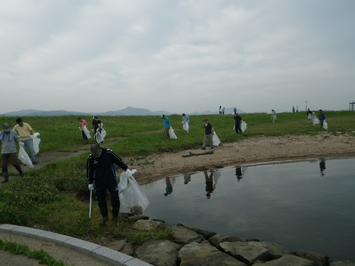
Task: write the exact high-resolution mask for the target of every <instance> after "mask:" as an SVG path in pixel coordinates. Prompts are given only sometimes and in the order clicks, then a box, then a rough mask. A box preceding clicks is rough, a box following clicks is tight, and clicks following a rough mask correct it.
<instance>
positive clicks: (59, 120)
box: [0, 111, 355, 245]
mask: <svg viewBox="0 0 355 266" xmlns="http://www.w3.org/2000/svg"><path fill="white" fill-rule="evenodd" d="M325 114H326V116H327V122H328V125H329V130H328V131H327V132H328V133H329V134H333V135H339V134H347V135H350V136H355V113H354V112H352V111H325ZM241 116H242V118H243V120H244V121H246V122H247V124H248V127H247V131H246V132H245V133H244V134H242V135H238V136H236V134H235V132H234V131H233V121H234V120H233V115H208V116H190V120H191V122H190V132H189V133H188V134H187V133H185V132H184V131H183V129H182V123H181V116H180V115H171V116H169V118H170V119H171V122H172V127H173V128H174V130H175V133H176V135H177V136H178V139H177V140H164V139H163V121H162V119H161V118H160V117H159V116H157V117H155V116H124V117H121V116H105V117H100V119H101V120H102V122H103V123H104V127H105V129H106V131H107V137H106V140H105V145H104V147H107V148H111V149H113V150H114V151H115V152H116V153H117V154H118V155H119V156H121V157H122V158H123V159H124V160H125V158H130V159H129V160H136V161H139V163H140V164H153V163H154V162H152V161H150V160H149V156H148V155H150V154H154V153H164V152H178V151H181V150H186V149H192V148H199V147H200V146H201V143H202V140H203V130H204V129H203V124H204V119H205V118H208V119H209V120H210V122H211V124H212V125H213V127H214V129H215V131H216V133H217V135H218V136H219V138H220V140H221V142H222V143H226V142H238V141H243V140H244V139H247V138H252V137H257V136H287V135H304V136H313V135H317V134H323V133H324V132H325V131H324V130H322V129H320V128H319V125H315V126H313V125H312V124H311V123H310V122H308V121H307V117H306V113H304V112H299V113H279V114H278V116H277V117H278V120H277V122H276V123H271V115H270V114H266V113H255V114H241ZM82 118H83V119H86V120H87V121H88V122H89V123H90V122H91V118H90V117H82ZM15 119H16V117H10V118H9V117H0V123H1V124H2V123H10V124H11V125H12V126H13V125H14V121H15ZM23 119H24V121H25V122H28V123H29V124H30V125H31V126H32V127H33V128H34V130H35V131H37V132H39V133H40V134H41V135H40V138H41V144H40V153H44V152H50V151H53V152H56V151H64V152H68V153H71V152H73V151H77V150H78V149H83V147H85V148H86V147H88V144H94V143H95V140H94V139H93V138H92V139H90V140H88V141H86V140H84V139H83V138H82V135H81V132H80V130H79V128H78V127H79V125H78V122H77V117H76V116H59V117H39V116H38V117H23ZM88 154H89V151H87V152H86V153H84V154H82V155H80V156H78V157H76V158H71V159H67V160H63V161H61V162H57V163H50V164H48V165H46V166H45V167H43V168H41V169H34V170H32V171H30V172H28V173H27V174H26V176H25V177H24V178H21V179H16V180H14V181H13V182H10V183H8V184H5V185H1V186H0V223H10V224H17V225H23V226H30V227H31V226H35V225H36V226H39V227H40V228H44V229H47V230H50V231H54V232H57V233H62V234H66V235H70V236H73V237H79V238H89V239H97V238H100V237H108V236H109V237H113V238H125V239H127V240H128V241H129V242H131V243H133V244H137V245H139V244H141V243H142V242H144V241H146V240H147V239H161V238H169V237H170V232H169V230H168V229H167V227H162V228H159V230H156V231H152V232H145V233H142V232H137V231H136V230H134V229H132V228H131V226H130V223H129V222H127V221H125V222H123V223H122V224H120V227H119V229H116V228H113V227H107V228H101V227H99V226H98V222H99V220H100V214H99V211H98V208H95V207H94V213H93V218H92V219H89V218H88V203H89V193H88V189H87V181H86V159H87V156H88ZM39 158H40V156H39ZM126 163H127V164H128V165H129V164H130V163H133V162H132V161H126ZM182 170H183V169H182ZM155 218H159V217H155Z"/></svg>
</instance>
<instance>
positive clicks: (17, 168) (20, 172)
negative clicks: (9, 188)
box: [15, 165, 25, 177]
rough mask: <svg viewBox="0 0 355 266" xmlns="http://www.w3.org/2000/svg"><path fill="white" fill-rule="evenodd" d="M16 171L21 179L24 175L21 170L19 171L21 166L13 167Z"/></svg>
mask: <svg viewBox="0 0 355 266" xmlns="http://www.w3.org/2000/svg"><path fill="white" fill-rule="evenodd" d="M15 168H16V170H17V171H18V172H19V174H20V176H21V177H23V176H24V175H25V174H24V173H23V171H22V169H21V166H20V165H17V166H15Z"/></svg>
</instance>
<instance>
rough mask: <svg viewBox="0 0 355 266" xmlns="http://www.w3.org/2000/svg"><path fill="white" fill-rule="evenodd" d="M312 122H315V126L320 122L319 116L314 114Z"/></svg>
mask: <svg viewBox="0 0 355 266" xmlns="http://www.w3.org/2000/svg"><path fill="white" fill-rule="evenodd" d="M312 122H313V126H314V125H318V124H319V120H318V118H317V117H315V116H313V119H312Z"/></svg>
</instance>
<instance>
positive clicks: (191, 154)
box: [182, 150, 214, 157]
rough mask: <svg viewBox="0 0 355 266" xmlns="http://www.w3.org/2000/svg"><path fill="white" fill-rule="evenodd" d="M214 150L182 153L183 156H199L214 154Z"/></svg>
mask: <svg viewBox="0 0 355 266" xmlns="http://www.w3.org/2000/svg"><path fill="white" fill-rule="evenodd" d="M213 152H214V150H211V151H206V152H201V153H193V152H189V154H187V155H182V157H190V156H199V155H206V154H213Z"/></svg>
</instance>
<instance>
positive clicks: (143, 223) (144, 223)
mask: <svg viewBox="0 0 355 266" xmlns="http://www.w3.org/2000/svg"><path fill="white" fill-rule="evenodd" d="M161 224H162V222H159V221H153V220H138V221H137V222H135V223H134V224H133V225H132V227H133V228H134V229H137V230H140V231H150V230H154V229H157V228H158V227H159V226H160V225H161Z"/></svg>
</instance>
